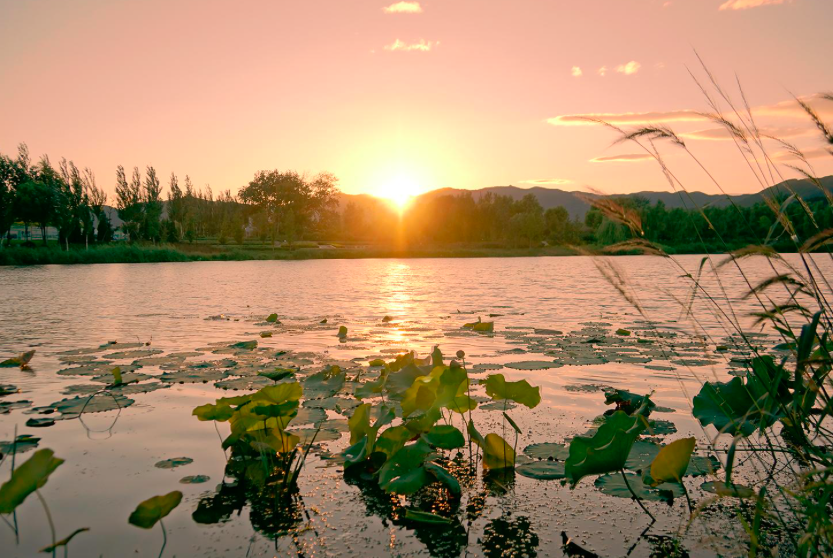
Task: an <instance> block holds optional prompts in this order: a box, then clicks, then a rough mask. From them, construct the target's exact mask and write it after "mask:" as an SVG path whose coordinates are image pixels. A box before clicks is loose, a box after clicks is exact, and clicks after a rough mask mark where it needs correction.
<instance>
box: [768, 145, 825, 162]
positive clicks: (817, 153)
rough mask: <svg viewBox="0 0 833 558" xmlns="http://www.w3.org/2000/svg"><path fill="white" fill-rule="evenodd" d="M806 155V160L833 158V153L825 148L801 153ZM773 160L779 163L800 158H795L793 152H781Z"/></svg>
mask: <svg viewBox="0 0 833 558" xmlns="http://www.w3.org/2000/svg"><path fill="white" fill-rule="evenodd" d="M801 153H802V154H803V155H804V158H805V159H820V158H821V157H831V158H833V151H830V150H828V149H825V148H823V147H818V148H815V149H807V150H803V151H801ZM772 158H773V159H775V160H777V161H793V162H794V161H798V160H799V158H798V157H796V156H795V154H794V153H792V152H791V151H779V152H777V153H776V154H774V155H773V156H772Z"/></svg>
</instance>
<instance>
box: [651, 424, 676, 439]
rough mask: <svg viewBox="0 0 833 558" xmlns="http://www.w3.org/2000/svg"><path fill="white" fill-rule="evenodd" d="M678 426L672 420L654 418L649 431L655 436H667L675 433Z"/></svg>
mask: <svg viewBox="0 0 833 558" xmlns="http://www.w3.org/2000/svg"><path fill="white" fill-rule="evenodd" d="M676 431H677V427H676V426H674V423H673V422H671V421H670V420H653V421H651V422H650V426H649V427H648V432H650V433H651V434H653V435H655V436H665V435H666V434H674V433H675V432H676Z"/></svg>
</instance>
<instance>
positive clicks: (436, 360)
mask: <svg viewBox="0 0 833 558" xmlns="http://www.w3.org/2000/svg"><path fill="white" fill-rule="evenodd" d="M442 365H443V353H442V351H440V348H439V347H438V346H436V345H435V346H434V350H433V351H431V366H434V367H437V366H442Z"/></svg>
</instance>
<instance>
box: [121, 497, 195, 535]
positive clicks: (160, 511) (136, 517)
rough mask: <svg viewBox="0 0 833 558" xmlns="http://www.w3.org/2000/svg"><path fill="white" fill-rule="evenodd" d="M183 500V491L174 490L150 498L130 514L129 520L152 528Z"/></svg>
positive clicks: (142, 526)
mask: <svg viewBox="0 0 833 558" xmlns="http://www.w3.org/2000/svg"><path fill="white" fill-rule="evenodd" d="M181 501H182V492H180V491H179V490H174V491H173V492H169V493H168V494H165V495H162V496H154V497H153V498H148V499H147V500H145V501H144V502H142V503H141V504H139V505H138V506H137V507H136V509H135V510H133V513H131V514H130V517H129V518H128V522H129V523H130V524H131V525H135V526H136V527H141V528H142V529H150V528H152V527H153V526H154V525H156V524H157V523H158V522H159V521H160V520H161V519H163V518H165V517H167V515H168V514H169V513H171V512H172V511H173V510H174V508H176V507H177V506H178V505H179V503H180V502H181Z"/></svg>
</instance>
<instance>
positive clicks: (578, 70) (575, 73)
mask: <svg viewBox="0 0 833 558" xmlns="http://www.w3.org/2000/svg"><path fill="white" fill-rule="evenodd" d="M583 73H584V72H582V71H581V68H579V67H578V66H573V69H572V70H571V71H570V74H571V75H572V76H573V77H581V75H582V74H583Z"/></svg>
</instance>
